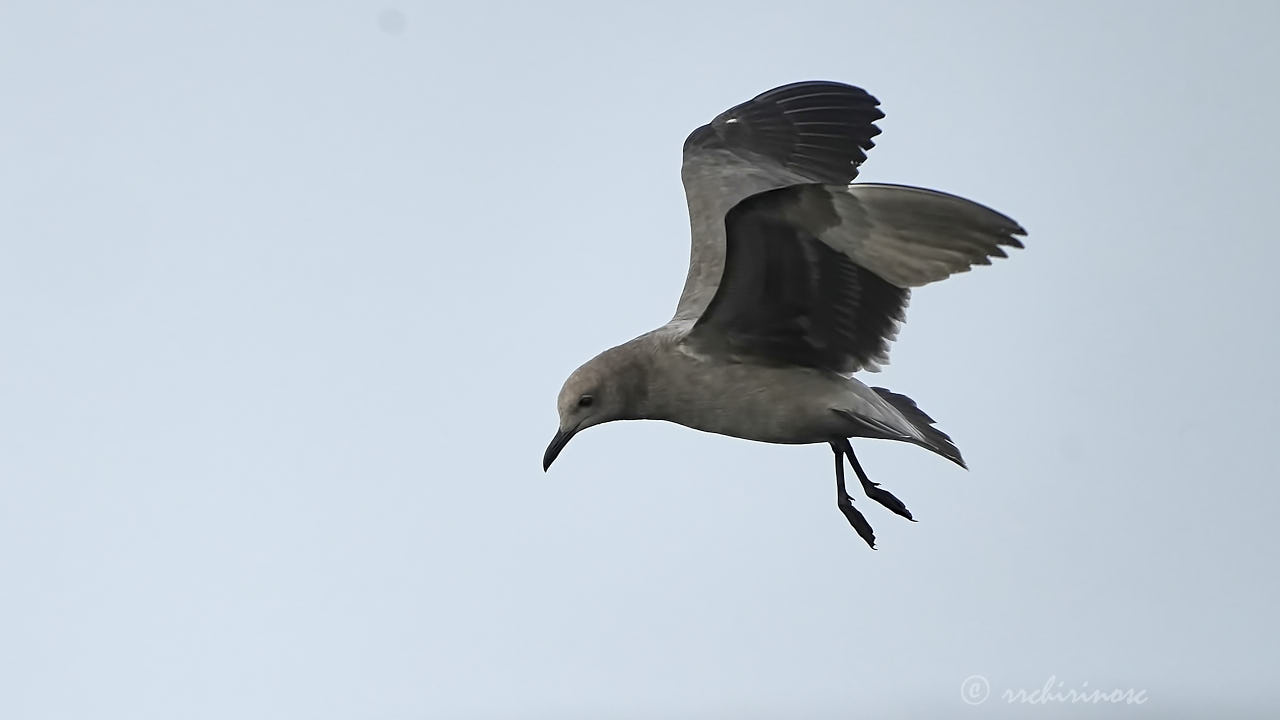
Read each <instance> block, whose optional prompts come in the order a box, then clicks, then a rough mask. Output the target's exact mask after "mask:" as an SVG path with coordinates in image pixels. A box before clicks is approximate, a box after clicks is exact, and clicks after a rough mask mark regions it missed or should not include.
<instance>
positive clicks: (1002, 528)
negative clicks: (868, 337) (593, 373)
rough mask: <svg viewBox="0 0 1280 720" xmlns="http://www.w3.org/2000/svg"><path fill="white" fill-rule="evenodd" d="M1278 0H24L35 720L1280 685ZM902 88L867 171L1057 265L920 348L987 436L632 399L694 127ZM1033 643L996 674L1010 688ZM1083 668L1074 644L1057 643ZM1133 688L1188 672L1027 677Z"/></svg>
mask: <svg viewBox="0 0 1280 720" xmlns="http://www.w3.org/2000/svg"><path fill="white" fill-rule="evenodd" d="M1278 27H1280V5H1277V4H1275V3H1268V2H1255V3H1208V2H1206V3H1199V4H1191V3H1124V4H1114V3H1079V2H1071V3H1056V4H1050V3H1022V2H1006V3H979V4H976V5H975V4H970V3H964V4H958V3H933V4H916V3H886V2H879V3H860V2H848V1H844V2H831V3H782V2H768V3H765V2H758V3H757V2H734V3H705V4H688V5H686V4H677V3H662V2H658V3H634V4H630V5H627V6H611V5H608V4H604V3H582V4H578V5H572V4H559V3H527V4H521V5H517V4H514V3H509V4H485V3H474V4H468V3H451V4H447V5H445V4H436V3H426V2H397V3H380V2H354V1H352V2H343V1H335V2H324V3H304V2H291V3H284V2H281V3H272V4H267V5H266V6H264V4H263V3H257V2H253V3H250V2H230V3H217V4H212V3H200V4H195V3H174V2H154V3H130V4H128V5H127V6H126V4H123V3H73V2H59V3H52V2H7V3H5V4H4V5H3V6H0V98H3V111H2V112H0V497H3V500H2V501H0V578H3V591H2V592H0V717H3V718H6V720H46V719H55V718H57V719H62V718H67V719H75V720H81V719H83V718H130V719H138V718H156V719H165V720H168V719H171V718H191V719H201V718H210V719H214V718H217V719H225V718H255V719H256V718H272V719H274V718H334V719H338V718H343V719H345V718H361V719H365V718H377V719H380V720H381V719H388V720H390V719H395V720H400V719H409V718H415V719H416V718H445V717H447V718H491V717H492V718H548V719H551V718H557V719H559V718H602V717H610V718H615V717H616V718H642V717H662V718H692V717H712V716H714V717H733V718H766V717H795V718H798V717H804V718H851V717H884V718H892V717H920V716H926V715H929V716H934V717H943V716H949V717H975V718H977V717H1045V718H1056V717H1103V716H1105V717H1117V718H1130V717H1134V718H1138V717H1141V718H1152V717H1177V716H1186V717H1194V716H1197V715H1204V714H1206V713H1208V712H1209V711H1211V710H1214V709H1223V708H1225V709H1227V710H1230V711H1232V712H1234V713H1235V714H1236V715H1237V716H1241V717H1244V716H1249V715H1250V714H1252V715H1253V716H1257V717H1263V716H1272V717H1274V716H1275V715H1274V713H1276V712H1280V698H1278V697H1277V694H1276V690H1275V688H1276V684H1275V671H1276V669H1277V667H1278V666H1280V652H1278V651H1277V646H1278V643H1280V631H1278V623H1277V620H1276V618H1275V616H1274V609H1275V608H1276V607H1277V605H1278V604H1280V580H1277V574H1276V567H1277V561H1278V560H1280V553H1278V552H1277V545H1278V541H1280V532H1278V531H1277V530H1276V528H1275V525H1274V522H1275V517H1276V510H1277V504H1278V501H1280V490H1278V489H1277V485H1276V482H1275V480H1276V477H1277V472H1276V470H1275V467H1276V465H1275V460H1274V459H1273V457H1272V454H1271V452H1270V450H1271V449H1272V447H1273V445H1274V442H1275V441H1274V438H1273V435H1274V433H1275V430H1276V428H1277V425H1278V424H1280V402H1278V401H1280V394H1278V393H1277V387H1276V381H1275V379H1274V374H1273V373H1274V372H1275V370H1274V368H1275V367H1276V366H1277V365H1280V357H1278V355H1280V352H1277V344H1276V336H1275V334H1276V328H1277V325H1278V324H1280V323H1278V321H1280V302H1278V298H1277V293H1276V290H1275V280H1274V277H1273V275H1274V270H1273V268H1274V267H1276V265H1277V264H1278V263H1280V251H1277V249H1276V247H1277V245H1276V232H1275V229H1274V227H1273V222H1272V217H1273V215H1274V206H1275V203H1276V196H1277V190H1280V187H1278V183H1277V182H1276V180H1275V173H1276V171H1277V167H1278V166H1280V143H1278V142H1277V141H1276V139H1275V129H1276V128H1277V127H1280V101H1278V100H1277V96H1276V93H1275V89H1276V74H1277V71H1278V70H1280V44H1278V43H1277V42H1276V40H1275V33H1276V30H1277V28H1278ZM813 78H822V79H834V80H841V81H845V82H850V83H853V84H857V85H860V86H862V87H865V88H867V89H868V90H869V91H870V92H872V93H873V94H874V95H876V96H877V97H879V98H880V100H881V101H882V103H883V109H884V111H885V113H886V115H887V117H886V118H885V119H884V120H883V121H881V122H880V127H881V128H882V129H883V131H884V133H883V134H882V135H881V136H880V137H879V138H877V147H876V148H875V149H874V150H873V151H872V152H871V154H870V159H869V161H868V162H867V163H866V165H865V166H864V170H863V175H862V178H863V179H865V180H869V181H883V182H901V183H909V184H916V185H923V186H926V187H931V188H936V189H940V190H945V191H949V192H953V193H957V194H960V195H964V196H966V197H970V198H972V199H974V200H977V201H979V202H982V203H985V204H988V205H991V206H992V207H994V208H996V209H998V210H1000V211H1002V212H1005V213H1007V214H1009V215H1011V216H1012V217H1014V218H1016V219H1017V220H1018V221H1019V222H1021V223H1022V224H1023V225H1025V226H1026V228H1027V229H1028V231H1029V233H1030V236H1029V238H1028V240H1027V249H1026V250H1025V251H1021V252H1017V253H1016V254H1015V255H1014V256H1013V257H1012V258H1011V259H1010V260H1007V261H1001V262H999V263H997V264H996V265H995V266H993V267H989V268H980V269H978V270H976V271H975V272H973V273H970V274H967V275H962V276H959V277H957V278H954V279H952V280H949V281H947V282H945V283H941V284H939V285H936V286H931V287H928V288H925V289H923V290H922V291H919V292H917V293H916V295H915V297H914V298H913V303H912V306H911V308H910V311H909V315H908V322H907V324H906V326H905V329H904V331H903V333H902V336H901V338H900V339H899V341H898V342H897V344H896V345H895V347H894V349H893V355H892V360H893V364H892V365H890V366H889V368H888V369H887V370H886V371H885V372H884V373H881V374H880V375H879V376H871V377H870V380H872V381H874V382H875V383H877V384H886V385H888V386H889V387H892V388H894V389H895V390H898V391H900V392H903V393H906V394H908V395H910V396H912V397H913V398H915V399H917V400H918V401H919V402H920V404H921V406H922V407H923V408H925V409H926V410H927V411H928V412H929V413H930V414H932V415H934V416H935V417H937V418H938V419H939V421H940V426H941V427H942V428H943V429H945V430H946V431H948V432H949V433H951V435H952V436H953V437H954V438H955V439H956V440H957V441H958V443H959V445H960V447H961V448H962V449H963V450H964V452H965V456H966V458H967V459H968V460H969V461H970V465H971V467H972V471H971V472H968V473H965V472H963V471H961V470H959V469H958V468H956V467H954V466H952V465H950V464H949V463H947V462H946V461H944V460H942V459H940V458H937V457H934V456H932V455H930V454H928V453H925V452H923V451H920V450H918V449H916V448H912V447H909V446H903V445H894V444H888V443H880V444H877V443H874V442H869V441H864V442H862V443H860V444H858V445H857V447H858V449H859V453H860V455H861V456H862V459H863V462H864V464H865V465H866V466H867V469H868V471H869V472H870V474H871V476H872V477H873V478H874V479H876V480H878V481H880V482H882V483H884V485H885V486H886V487H888V488H890V489H892V491H893V492H895V493H896V494H898V495H899V497H901V498H903V500H905V501H906V503H907V504H908V505H909V506H910V507H911V509H912V510H913V511H914V512H915V514H916V517H917V518H918V519H919V520H920V522H919V523H917V524H911V523H907V522H904V521H901V520H900V519H898V518H896V517H893V516H891V515H889V514H888V513H887V512H881V510H880V508H878V507H868V508H867V513H868V516H869V518H870V519H871V521H872V523H873V525H874V526H875V528H876V531H877V534H878V535H879V537H880V547H881V549H880V550H879V551H876V552H872V551H869V550H868V549H867V548H866V547H865V546H864V545H863V543H862V542H861V541H860V540H859V539H858V538H857V536H856V535H854V533H853V532H852V531H851V530H850V528H849V527H848V525H847V524H846V523H845V520H844V518H843V517H841V515H840V513H839V512H838V511H837V509H836V508H835V504H834V501H833V498H834V490H833V487H832V485H833V483H832V478H831V467H830V466H831V457H830V452H829V451H828V450H827V449H826V448H825V447H776V446H768V445H760V444H752V443H747V442H743V441H738V440H733V439H729V438H723V437H717V436H711V435H704V434H700V433H696V432H693V431H690V430H686V429H684V428H680V427H677V426H674V425H663V424H657V423H615V424H611V425H608V426H603V427H600V428H596V429H592V430H591V431H589V432H586V433H583V434H582V435H581V436H580V437H579V438H577V439H575V440H574V442H573V444H572V445H571V446H570V447H569V448H568V450H567V451H566V452H565V454H564V455H563V456H562V457H561V458H560V460H559V461H557V463H556V466H555V467H554V468H553V470H552V472H551V473H550V474H548V475H545V476H544V475H543V473H542V471H541V468H540V467H539V464H540V459H541V455H542V450H543V448H544V447H545V445H546V442H547V440H548V439H549V438H550V436H551V434H552V432H553V431H554V429H555V424H556V414H555V394H556V392H557V390H558V389H559V387H560V383H561V382H562V381H563V379H564V377H565V376H566V375H567V374H568V373H569V372H570V371H571V370H572V369H573V368H574V367H576V366H577V364H579V363H580V362H582V361H583V360H585V359H587V358H588V357H590V356H591V355H593V354H594V353H596V352H598V351H599V350H601V349H603V348H604V347H606V346H608V345H611V344H614V343H617V342H621V341H624V340H627V339H629V338H630V337H632V336H634V335H636V334H638V333H640V332H643V331H645V330H647V329H649V328H651V327H653V326H656V325H658V324H660V323H662V322H664V321H665V320H666V319H667V318H668V317H669V316H670V314H671V312H672V311H673V309H674V307H675V302H676V298H677V296H678V294H679V290H680V287H681V285H682V283H683V281H684V269H685V262H686V259H687V253H688V245H687V242H688V229H687V225H686V218H685V214H684V213H685V209H684V201H683V191H682V189H681V187H680V183H679V175H678V166H679V160H680V147H681V143H682V141H683V140H684V137H685V135H686V134H687V133H688V131H689V130H691V129H692V128H693V127H695V126H697V125H699V124H701V123H703V122H706V121H707V120H708V119H710V118H711V117H712V116H713V115H715V114H716V113H718V112H719V111H721V110H723V109H725V108H727V107H729V106H730V105H733V104H735V103H738V102H741V101H742V100H745V99H747V98H749V97H751V96H753V95H754V94H756V93H758V92H760V91H763V90H765V89H768V88H770V87H773V86H775V85H779V84H782V83H785V82H791V81H795V80H801V79H813ZM972 675H981V676H983V677H985V678H986V679H987V682H988V683H989V686H990V688H991V692H992V694H991V697H990V698H989V699H988V700H987V702H985V703H983V704H980V705H977V706H970V705H967V704H966V703H965V702H964V701H963V700H962V698H961V684H962V682H964V681H965V680H966V678H968V677H970V676H972ZM1051 679H1052V680H1051ZM1046 682H1062V683H1064V685H1063V688H1076V689H1080V688H1084V689H1093V688H1108V689H1109V688H1133V689H1137V690H1143V691H1145V692H1146V694H1147V697H1148V698H1149V700H1148V702H1147V703H1146V704H1145V705H1143V706H1141V707H1133V706H1122V707H1081V706H1070V705H1064V704H1049V705H1043V706H1037V707H1034V708H1028V707H1024V706H1014V707H1010V705H1009V704H1008V703H1007V702H1005V701H1004V700H1002V699H1001V698H1000V697H999V695H1000V694H1001V693H1002V692H1003V691H1005V690H1016V689H1028V690H1033V689H1035V688H1039V687H1042V686H1043V685H1045V683H1046Z"/></svg>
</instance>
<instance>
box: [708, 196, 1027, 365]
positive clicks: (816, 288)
mask: <svg viewBox="0 0 1280 720" xmlns="http://www.w3.org/2000/svg"><path fill="white" fill-rule="evenodd" d="M724 224H725V228H726V242H725V247H726V256H725V260H724V272H723V277H722V278H721V280H720V283H719V286H718V289H717V290H716V292H715V295H714V296H713V298H712V299H711V301H710V302H709V303H708V305H707V307H706V309H705V311H704V312H703V313H702V314H701V316H699V318H698V319H697V321H696V323H695V324H694V326H693V328H692V330H691V331H690V332H689V334H688V337H687V338H686V342H687V343H688V344H689V345H690V347H691V348H693V349H695V350H697V351H700V352H706V353H717V354H724V355H731V356H736V357H741V358H751V359H753V360H756V361H761V362H766V363H777V364H789V365H802V366H807V367H815V368H825V369H829V370H833V371H836V372H841V373H849V372H854V371H856V370H860V369H866V370H876V369H879V366H880V365H882V364H884V363H886V362H887V361H888V349H889V343H890V342H891V341H892V340H893V338H894V337H895V336H896V335H897V328H898V324H899V323H900V322H901V321H902V319H903V313H904V311H905V309H906V305H907V301H908V298H909V295H910V290H909V288H912V287H917V286H920V285H925V284H927V283H931V282H935V281H937V280H941V279H943V278H946V277H948V276H950V275H952V274H954V273H957V272H964V271H966V270H968V269H969V268H971V267H972V266H974V265H989V264H990V263H991V258H992V257H1005V253H1004V251H1003V250H1002V249H1001V246H1011V247H1022V243H1021V242H1020V241H1019V240H1018V239H1017V238H1016V237H1015V236H1017V235H1025V234H1026V233H1025V231H1024V230H1023V229H1022V227H1020V226H1019V225H1018V224H1017V223H1016V222H1014V221H1013V220H1011V219H1010V218H1008V217H1005V216H1004V215H1001V214H1000V213H998V212H996V211H994V210H992V209H990V208H987V207H984V206H982V205H979V204H977V203H975V202H972V201H969V200H965V199H964V198H960V197H956V196H955V195H948V194H946V193H940V192H936V191H933V190H925V189H923V188H915V187H907V186H902V185H876V184H857V185H850V186H844V185H823V184H805V185H794V186H791V187H785V188H781V189H775V190H769V191H766V192H763V193H759V194H756V195H752V196H750V197H748V198H746V199H745V200H743V201H741V202H739V203H738V204H737V205H735V206H734V207H733V208H732V209H730V211H729V212H728V214H727V215H726V216H725V220H724Z"/></svg>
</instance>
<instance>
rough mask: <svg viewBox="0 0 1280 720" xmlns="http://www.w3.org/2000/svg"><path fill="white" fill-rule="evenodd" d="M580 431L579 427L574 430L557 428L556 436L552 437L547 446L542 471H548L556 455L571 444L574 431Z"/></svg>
mask: <svg viewBox="0 0 1280 720" xmlns="http://www.w3.org/2000/svg"><path fill="white" fill-rule="evenodd" d="M576 432H578V428H573V429H572V430H557V431H556V436H555V437H553V438H551V444H550V445H548V446H547V451H546V452H545V453H543V455H542V472H546V471H547V468H549V467H551V463H553V462H555V461H556V456H557V455H559V454H560V451H561V450H563V449H564V446H565V445H568V444H569V440H571V439H572V438H573V435H574V433H576Z"/></svg>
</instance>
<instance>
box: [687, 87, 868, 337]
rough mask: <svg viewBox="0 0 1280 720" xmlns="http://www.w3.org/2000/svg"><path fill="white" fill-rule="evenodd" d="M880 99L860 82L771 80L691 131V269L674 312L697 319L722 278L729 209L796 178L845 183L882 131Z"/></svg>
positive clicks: (795, 180)
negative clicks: (762, 89) (772, 82)
mask: <svg viewBox="0 0 1280 720" xmlns="http://www.w3.org/2000/svg"><path fill="white" fill-rule="evenodd" d="M878 104H879V102H878V101H877V100H876V99H875V98H874V97H872V96H871V95H868V94H867V92H866V91H864V90H862V89H861V88H856V87H853V86H850V85H845V84H842V83H836V82H826V81H809V82H799V83H793V84H790V85H783V86H782V87H778V88H774V89H773V90H769V91H768V92H765V93H762V94H760V95H758V96H756V97H755V98H753V99H751V100H748V101H747V102H745V103H742V104H741V105H737V106H735V107H733V108H730V109H729V110H726V111H725V112H723V113H721V114H720V115H718V116H716V118H715V119H714V120H712V121H711V122H710V123H708V124H706V125H703V126H702V127H700V128H698V129H696V130H694V131H693V132H692V133H690V135H689V137H688V139H687V140H685V143H684V164H683V166H682V168H681V177H682V179H683V180H684V188H685V195H686V197H687V199H688V201H689V219H690V224H691V226H692V248H691V251H690V259H689V275H688V277H687V278H686V280H685V286H684V292H683V293H682V294H681V296H680V304H679V306H678V307H677V309H676V315H675V319H676V320H677V321H680V320H695V319H697V318H698V317H699V316H700V315H701V314H702V312H703V310H704V309H705V308H706V306H707V303H709V302H710V301H711V297H712V296H713V295H714V294H715V291H716V287H717V285H718V284H719V282H720V276H721V271H722V269H723V266H724V255H725V216H726V214H727V213H728V212H729V211H730V210H731V209H732V208H733V207H734V206H735V205H737V204H738V203H739V202H741V201H742V200H745V199H746V198H748V197H750V196H752V195H755V194H757V193H761V192H765V191H768V190H774V189H777V188H783V187H787V186H790V185H796V184H799V183H826V184H832V185H845V184H848V183H849V182H850V181H852V180H853V179H854V178H855V177H857V175H858V166H859V165H860V164H861V163H862V161H863V160H866V158H867V154H866V153H867V151H868V150H870V149H871V147H872V146H873V145H874V143H873V142H872V141H871V138H873V137H875V136H876V135H878V134H879V133H880V130H879V129H878V128H877V127H876V126H875V125H874V123H875V121H876V120H879V119H880V118H882V117H884V113H882V112H880V109H879V108H878V107H877V105H878Z"/></svg>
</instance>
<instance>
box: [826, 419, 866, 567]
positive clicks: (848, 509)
mask: <svg viewBox="0 0 1280 720" xmlns="http://www.w3.org/2000/svg"><path fill="white" fill-rule="evenodd" d="M845 445H848V441H847V440H846V441H845ZM831 451H832V452H833V453H834V454H835V456H836V507H838V508H840V512H842V513H844V516H845V518H846V519H848V521H849V524H850V525H852V526H853V529H854V530H855V531H857V533H858V537H860V538H862V539H863V540H865V541H866V542H867V544H868V545H870V546H871V549H872V550H875V549H876V534H875V532H874V531H873V530H872V529H871V523H868V522H867V519H866V518H865V517H863V516H862V513H860V512H858V508H856V507H854V506H853V498H851V497H849V491H848V490H845V487H844V453H845V450H844V448H843V447H842V446H840V445H838V444H836V443H834V442H833V443H831ZM855 467H856V466H855Z"/></svg>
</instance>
